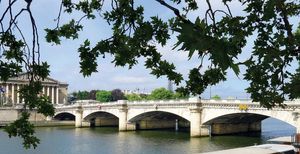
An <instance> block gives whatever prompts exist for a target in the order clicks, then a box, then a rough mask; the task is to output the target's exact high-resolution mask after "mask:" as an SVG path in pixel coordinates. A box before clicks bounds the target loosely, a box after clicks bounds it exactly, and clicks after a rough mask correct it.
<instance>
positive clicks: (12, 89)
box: [11, 84, 16, 104]
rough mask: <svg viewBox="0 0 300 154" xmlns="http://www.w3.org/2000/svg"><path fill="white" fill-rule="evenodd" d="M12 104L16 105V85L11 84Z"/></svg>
mask: <svg viewBox="0 0 300 154" xmlns="http://www.w3.org/2000/svg"><path fill="white" fill-rule="evenodd" d="M11 102H12V104H15V103H16V102H15V85H14V84H11Z"/></svg>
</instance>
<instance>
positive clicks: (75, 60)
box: [0, 0, 253, 99]
mask: <svg viewBox="0 0 300 154" xmlns="http://www.w3.org/2000/svg"><path fill="white" fill-rule="evenodd" d="M140 2H141V0H138V1H137V3H140ZM143 2H145V1H143ZM198 2H199V4H205V3H203V0H198ZM59 3H60V1H59V0H39V1H33V3H32V11H33V14H34V16H35V18H36V22H37V26H38V29H39V33H40V43H41V59H42V61H47V62H48V64H50V71H51V72H50V77H52V78H54V79H56V80H59V81H62V82H66V83H68V84H69V92H73V91H78V90H81V91H82V90H88V91H89V90H93V89H99V90H100V89H101V90H102V89H104V90H112V89H116V88H119V89H122V90H135V89H140V91H145V92H150V91H151V90H153V89H155V88H159V87H165V88H167V86H168V80H167V79H166V78H165V77H161V78H158V79H157V78H156V77H155V76H152V75H151V74H150V71H149V70H147V69H145V67H144V66H143V64H144V62H143V59H139V64H138V65H136V66H135V67H133V68H132V69H130V70H129V69H128V67H115V66H114V64H112V63H111V61H112V58H111V57H110V56H106V58H105V59H103V58H98V60H97V62H98V72H97V73H93V74H92V75H91V76H90V77H83V75H82V74H80V73H79V72H80V66H79V53H78V52H77V49H78V47H79V46H80V44H81V43H82V42H83V41H84V40H85V39H89V40H90V41H91V43H92V44H95V43H96V42H97V41H99V40H101V39H105V38H108V37H109V36H110V35H111V30H110V26H109V25H108V24H107V23H106V22H105V21H104V20H103V19H100V18H97V19H96V20H92V21H91V20H89V21H83V24H84V25H85V27H84V30H83V31H82V32H80V33H79V39H77V40H65V39H62V42H61V45H53V44H49V43H46V42H45V39H44V36H45V32H44V29H45V28H54V27H55V26H56V22H55V21H54V19H55V18H56V17H57V15H58V10H59ZM145 3H146V4H145V15H146V17H149V16H155V15H157V16H159V17H161V18H163V19H167V18H169V17H172V16H173V13H172V12H171V11H170V10H168V9H166V8H163V7H161V6H160V5H159V4H158V3H157V2H155V1H151V2H150V1H147V2H145ZM212 3H213V7H215V8H222V7H223V6H222V5H221V0H218V1H212ZM18 6H19V7H23V6H24V3H19V4H18ZM199 6H200V9H199V10H200V11H197V12H192V13H190V14H189V15H188V17H189V18H190V19H191V20H194V19H195V18H196V17H197V16H200V17H202V16H203V11H204V10H205V8H206V7H207V6H206V5H199ZM231 9H232V10H233V15H239V14H240V13H243V12H242V7H241V6H240V4H238V3H232V4H231ZM1 10H3V6H1V5H0V12H2V11H1ZM23 17H24V18H25V16H23ZM71 18H75V19H78V18H80V14H78V13H75V14H72V15H67V14H63V16H62V18H61V22H62V23H63V22H66V21H68V20H70V19H71ZM21 19H22V18H21ZM27 19H28V18H27ZM19 24H20V25H22V26H23V28H24V29H25V33H26V34H27V35H30V34H31V29H30V27H28V25H29V24H28V21H27V20H20V21H19ZM175 42H176V39H175V37H174V36H173V37H172V39H171V40H169V41H168V43H167V45H166V46H164V47H161V46H158V49H159V51H160V52H161V53H162V55H163V58H164V59H166V60H168V61H171V62H173V63H174V64H175V66H176V69H177V70H178V72H180V73H182V74H183V75H184V77H187V75H188V71H189V69H191V68H193V67H195V66H197V65H198V64H199V60H198V59H197V57H193V58H192V59H191V60H189V61H188V58H187V53H184V52H181V51H177V50H172V48H173V45H174V43H175ZM252 42H253V38H249V43H248V44H247V46H246V47H245V48H244V49H243V50H244V51H245V52H244V53H243V54H242V55H240V56H239V58H240V59H246V58H247V57H249V55H250V52H248V51H250V50H251V47H252V44H253V43H252ZM242 71H243V69H242ZM248 85H249V84H248V82H247V81H244V80H243V79H242V76H239V77H237V76H236V75H235V74H234V73H233V72H232V71H229V73H228V78H227V81H225V82H222V83H220V84H218V85H216V86H212V87H211V88H208V89H207V90H206V91H205V92H204V93H203V94H202V95H201V96H202V98H209V97H210V95H211V96H213V95H219V96H221V97H222V98H228V97H234V98H238V99H245V98H249V94H247V93H246V92H245V90H244V89H245V88H246V87H247V86H248Z"/></svg>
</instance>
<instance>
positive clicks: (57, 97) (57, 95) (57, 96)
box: [56, 87, 59, 104]
mask: <svg viewBox="0 0 300 154" xmlns="http://www.w3.org/2000/svg"><path fill="white" fill-rule="evenodd" d="M58 91H59V89H58V87H56V104H59V102H58V100H59V94H58Z"/></svg>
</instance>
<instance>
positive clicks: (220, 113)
mask: <svg viewBox="0 0 300 154" xmlns="http://www.w3.org/2000/svg"><path fill="white" fill-rule="evenodd" d="M285 103H286V104H287V106H286V107H285V108H273V109H272V110H268V109H266V108H262V107H261V106H260V105H259V103H253V102H251V100H199V99H197V98H190V99H188V100H170V101H140V102H128V101H125V100H120V101H118V102H109V103H100V102H97V101H92V100H85V101H77V102H76V103H75V104H73V105H65V106H56V113H55V116H54V117H53V119H56V120H75V126H76V127H85V126H119V130H120V131H130V130H137V129H165V128H174V129H185V128H189V129H190V135H191V136H192V137H197V136H207V135H211V134H213V135H214V134H232V133H241V132H260V131H261V121H262V120H264V119H266V118H268V117H273V118H276V119H279V120H281V121H284V122H286V123H288V124H290V125H292V126H294V127H296V129H297V131H299V130H300V118H299V117H300V101H298V100H296V101H286V102H285Z"/></svg>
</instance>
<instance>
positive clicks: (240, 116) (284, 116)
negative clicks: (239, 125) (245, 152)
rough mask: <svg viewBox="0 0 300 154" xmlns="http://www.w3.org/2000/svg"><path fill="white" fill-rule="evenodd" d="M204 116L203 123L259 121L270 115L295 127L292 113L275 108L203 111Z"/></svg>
mask: <svg viewBox="0 0 300 154" xmlns="http://www.w3.org/2000/svg"><path fill="white" fill-rule="evenodd" d="M205 112H206V114H205V115H206V116H205V117H204V118H203V119H202V122H203V124H210V123H212V122H221V121H222V120H226V119H227V121H228V120H229V121H231V122H233V123H234V121H241V122H244V121H245V122H246V121H248V122H254V121H256V122H258V121H259V122H260V121H262V120H264V119H266V118H269V117H272V118H275V119H278V120H280V121H283V122H285V123H288V124H290V125H292V126H294V127H296V124H295V121H294V119H293V118H291V117H292V113H291V112H290V111H276V110H264V111H258V110H253V111H252V110H250V111H240V110H238V111H236V110H227V111H226V112H224V110H223V111H205Z"/></svg>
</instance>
